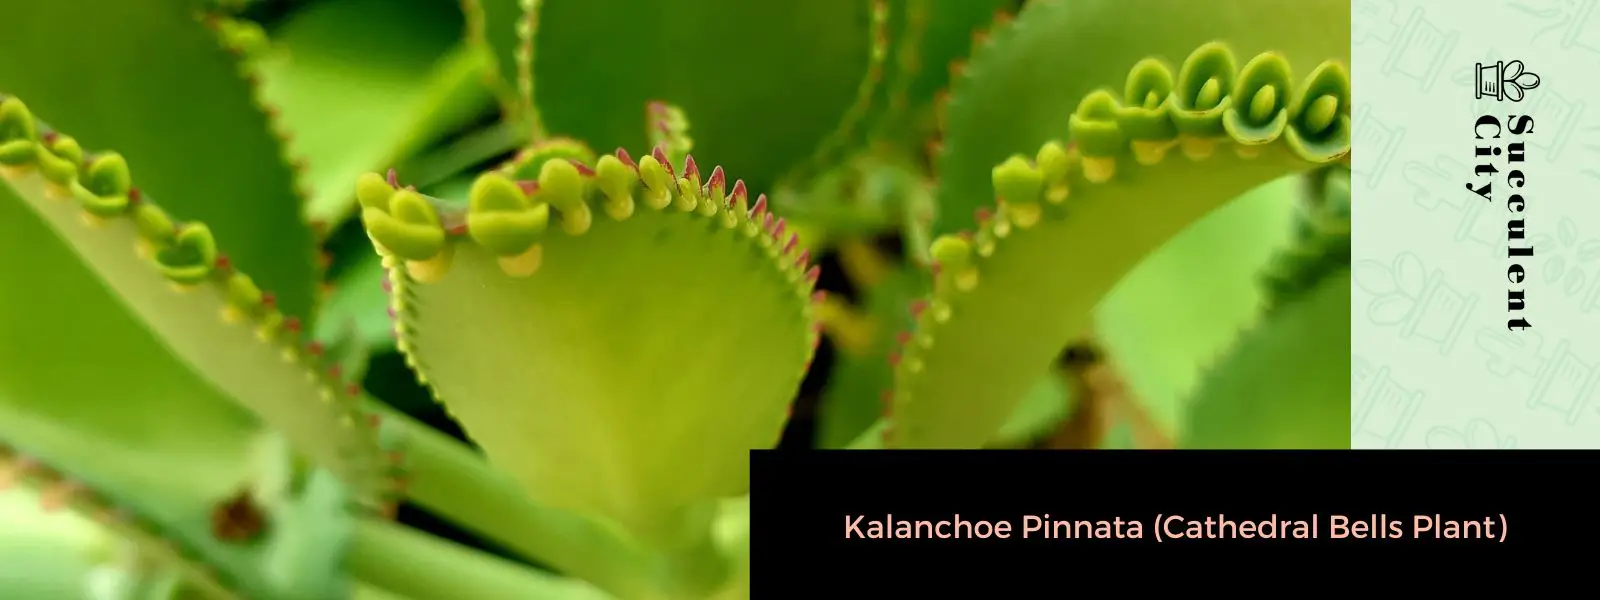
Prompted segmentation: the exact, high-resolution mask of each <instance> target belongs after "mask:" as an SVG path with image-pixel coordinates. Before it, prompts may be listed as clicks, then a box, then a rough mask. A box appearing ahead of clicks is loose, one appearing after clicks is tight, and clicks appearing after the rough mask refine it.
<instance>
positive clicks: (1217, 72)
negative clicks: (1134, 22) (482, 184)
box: [892, 2, 1349, 448]
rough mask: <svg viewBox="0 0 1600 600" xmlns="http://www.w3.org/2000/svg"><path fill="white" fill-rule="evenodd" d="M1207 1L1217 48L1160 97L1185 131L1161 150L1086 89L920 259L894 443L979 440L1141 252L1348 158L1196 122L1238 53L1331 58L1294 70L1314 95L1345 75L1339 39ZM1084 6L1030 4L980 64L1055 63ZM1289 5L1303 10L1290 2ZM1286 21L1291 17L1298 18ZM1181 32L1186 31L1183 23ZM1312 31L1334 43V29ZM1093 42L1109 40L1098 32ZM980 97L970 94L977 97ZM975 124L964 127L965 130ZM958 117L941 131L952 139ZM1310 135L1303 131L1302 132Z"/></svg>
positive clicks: (1205, 49)
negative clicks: (956, 229) (923, 263)
mask: <svg viewBox="0 0 1600 600" xmlns="http://www.w3.org/2000/svg"><path fill="white" fill-rule="evenodd" d="M1242 4H1250V3H1242ZM1187 6H1191V5H1189V4H1180V3H1174V5H1173V14H1171V15H1170V16H1169V15H1167V14H1166V13H1162V16H1161V17H1160V18H1159V20H1157V21H1156V22H1157V23H1166V20H1167V19H1169V18H1170V19H1173V20H1175V21H1177V20H1183V19H1184V18H1185V16H1186V15H1184V14H1183V10H1180V8H1179V7H1187ZM1205 6H1206V7H1207V10H1208V11H1214V12H1215V13H1216V14H1214V15H1211V16H1210V19H1211V20H1210V21H1209V27H1210V29H1209V30H1203V29H1202V30H1196V32H1195V33H1194V35H1205V36H1206V37H1211V38H1214V39H1221V40H1227V42H1226V43H1224V42H1218V41H1204V42H1203V43H1201V44H1199V45H1198V46H1196V47H1194V48H1192V49H1191V52H1190V53H1189V54H1188V55H1187V58H1185V59H1183V60H1181V61H1178V60H1176V59H1173V62H1174V63H1176V64H1178V65H1179V66H1178V67H1177V68H1173V69H1171V71H1172V72H1173V73H1175V74H1177V76H1176V77H1174V80H1175V81H1177V86H1176V87H1175V88H1174V89H1173V91H1172V95H1173V96H1172V97H1173V98H1175V99H1176V98H1180V97H1181V98H1182V99H1183V100H1182V101H1176V100H1174V102H1173V106H1174V110H1173V111H1172V112H1171V118H1172V120H1173V123H1174V124H1175V125H1178V124H1179V123H1182V122H1183V121H1182V120H1183V119H1190V120H1191V121H1193V122H1194V123H1196V124H1197V125H1193V126H1192V127H1191V126H1178V127H1175V129H1174V130H1175V131H1177V135H1176V136H1175V137H1174V138H1172V139H1168V140H1150V139H1146V140H1140V139H1137V138H1131V137H1129V136H1128V135H1127V132H1125V131H1123V130H1122V129H1121V125H1120V120H1119V119H1118V115H1119V114H1122V111H1121V110H1120V109H1121V108H1124V107H1123V105H1122V104H1121V100H1120V99H1119V98H1118V96H1117V95H1114V94H1112V93H1111V92H1110V91H1109V90H1108V89H1105V88H1102V89H1101V90H1097V91H1094V92H1091V93H1088V94H1086V95H1084V96H1082V98H1081V102H1080V103H1079V105H1078V107H1077V110H1076V111H1074V112H1073V113H1072V114H1071V118H1069V119H1067V123H1068V133H1069V136H1068V137H1067V138H1066V139H1065V140H1063V141H1052V142H1046V143H1045V144H1044V145H1043V146H1042V147H1040V150H1039V151H1038V153H1037V154H1036V155H1035V156H1034V157H1032V158H1031V159H1030V158H1028V157H1023V156H1013V157H1012V158H1010V159H1007V160H1005V161H1004V162H1001V163H999V166H996V167H994V168H992V169H991V171H990V177H991V179H992V183H991V185H990V187H989V189H990V190H993V193H994V194H995V197H996V199H997V210H983V211H978V214H976V215H975V218H976V222H977V227H976V229H975V230H974V231H972V232H970V233H965V234H961V235H947V236H944V237H941V238H939V239H937V240H935V241H934V243H933V245H932V251H931V253H932V255H933V257H934V260H935V261H937V262H938V263H939V264H940V269H939V274H938V275H937V277H936V289H935V292H934V293H933V294H932V295H931V297H929V298H928V299H926V300H924V301H919V302H918V303H917V305H916V306H915V307H914V310H915V311H916V313H917V319H918V323H917V327H916V329H915V331H914V335H913V336H912V337H913V339H915V340H921V343H918V344H912V345H908V349H907V351H906V352H905V353H904V355H903V356H902V357H901V360H900V361H899V363H898V366H897V370H896V376H895V381H896V386H895V391H894V397H893V399H892V402H893V404H894V424H893V429H892V435H893V440H894V441H893V442H892V443H893V444H894V445H896V446H904V447H918V448H926V447H976V446H979V445H981V444H983V443H984V442H985V441H987V440H988V438H989V436H990V435H992V433H993V432H994V430H995V429H996V428H997V427H999V426H1000V425H1001V423H1002V422H1003V420H1004V419H1005V417H1006V416H1008V415H1009V414H1011V412H1012V411H1013V410H1014V408H1015V406H1016V403H1017V402H1018V401H1019V400H1020V399H1021V397H1022V396H1023V394H1024V393H1025V392H1026V391H1027V389H1028V386H1030V385H1031V384H1032V383H1033V382H1034V381H1035V380H1036V379H1037V378H1038V377H1039V375H1040V374H1041V373H1043V372H1044V370H1045V368H1046V367H1047V365H1049V363H1050V360H1051V359H1053V358H1054V357H1055V355H1056V353H1057V352H1059V351H1060V349H1061V348H1062V347H1063V346H1064V345H1065V344H1066V342H1067V341H1068V340H1070V339H1071V338H1072V337H1073V336H1075V335H1078V334H1079V333H1081V332H1083V331H1084V330H1085V329H1086V328H1087V327H1088V325H1089V324H1090V321H1091V311H1092V310H1093V308H1094V307H1095V305H1096V304H1098V303H1099V301H1100V300H1101V299H1102V298H1103V297H1104V296H1105V294H1106V293H1107V292H1109V291H1110V290H1111V289H1112V288H1113V287H1114V286H1115V284H1116V283H1117V282H1118V281H1120V280H1121V279H1122V278H1123V277H1124V276H1125V275H1126V274H1127V273H1128V272H1130V271H1132V270H1133V268H1134V267H1135V266H1136V265H1137V264H1138V263H1139V261H1140V260H1141V259H1143V258H1144V257H1145V256H1146V255H1147V254H1149V253H1150V252H1151V251H1153V250H1155V249H1156V248H1158V247H1160V246H1161V245H1162V244H1164V243H1165V242H1166V241H1167V240H1169V239H1170V238H1172V237H1173V236H1175V235H1177V234H1178V233H1179V232H1181V231H1183V230H1184V229H1186V228H1187V227H1189V226H1190V225H1191V224H1193V223H1195V222H1196V221H1198V220H1199V219H1200V218H1201V217H1204V216H1205V215H1207V214H1209V213H1211V212H1212V211H1213V210H1215V209H1217V208H1218V207H1220V206H1222V205H1224V204H1226V203H1227V202H1229V201H1230V200H1232V199H1233V198H1235V197H1237V196H1239V195H1241V194H1243V193H1245V192H1247V191H1249V190H1251V189H1253V188H1255V187H1258V186H1260V185H1261V184H1264V183H1266V182H1269V181H1272V180H1275V179H1278V178H1281V177H1284V176H1286V175H1290V174H1293V173H1297V172H1303V171H1307V170H1310V169H1312V168H1315V167H1317V166H1319V165H1323V164H1329V163H1332V162H1335V161H1339V160H1340V159H1342V158H1343V157H1344V156H1347V155H1348V152H1349V147H1348V145H1346V146H1344V147H1343V148H1344V150H1343V152H1337V151H1332V150H1327V149H1323V148H1316V149H1312V148H1309V147H1307V146H1305V145H1303V144H1299V143H1297V142H1294V141H1293V140H1294V139H1295V136H1294V135H1284V136H1281V137H1280V138H1278V140H1279V141H1278V142H1277V143H1272V144H1265V145H1260V144H1255V143H1250V144H1245V143H1240V142H1239V140H1236V139H1234V138H1232V137H1229V135H1228V134H1227V132H1226V130H1225V129H1223V128H1221V127H1220V126H1218V127H1217V128H1216V129H1209V128H1207V127H1209V126H1206V127H1202V126H1201V125H1198V124H1199V123H1202V121H1203V118H1204V114H1203V113H1205V114H1208V113H1207V111H1214V110H1216V109H1217V108H1218V107H1226V106H1229V105H1230V103H1231V99H1229V98H1228V97H1226V96H1225V95H1216V94H1217V93H1220V92H1219V90H1229V89H1231V86H1227V85H1220V84H1218V83H1217V82H1223V81H1225V80H1227V79H1228V77H1226V76H1227V75H1228V72H1227V71H1226V70H1225V67H1226V66H1227V65H1231V64H1237V62H1236V61H1235V60H1234V59H1233V56H1234V52H1235V50H1233V48H1234V47H1235V44H1236V43H1237V45H1238V46H1240V47H1278V48H1279V50H1278V51H1276V53H1277V54H1279V55H1284V56H1304V55H1305V54H1306V52H1307V51H1303V50H1300V49H1299V48H1301V47H1309V48H1310V49H1311V50H1316V49H1318V48H1319V46H1328V47H1329V48H1328V54H1327V55H1325V56H1323V57H1320V58H1322V59H1323V60H1325V61H1327V62H1324V63H1323V65H1324V66H1321V67H1316V68H1308V67H1306V66H1302V67H1301V68H1302V69H1305V70H1306V71H1309V72H1310V75H1308V76H1306V78H1304V79H1302V80H1301V85H1307V84H1308V83H1310V84H1316V86H1317V87H1314V88H1302V89H1316V90H1318V92H1317V93H1319V94H1320V93H1324V92H1326V91H1327V90H1331V89H1334V88H1332V87H1329V86H1326V85H1324V84H1321V83H1320V82H1321V81H1323V79H1322V78H1323V77H1325V75H1324V73H1328V72H1342V71H1341V68H1340V67H1338V66H1337V65H1338V64H1339V63H1338V62H1337V61H1342V60H1347V59H1348V47H1347V45H1345V43H1344V42H1342V41H1341V42H1340V43H1338V44H1332V43H1326V41H1325V40H1322V39H1314V36H1310V35H1309V34H1306V35H1304V36H1302V35H1298V34H1299V32H1296V31H1295V30H1294V29H1293V28H1288V29H1273V28H1267V27H1255V28H1250V27H1243V25H1247V24H1249V23H1251V21H1248V20H1246V21H1240V22H1235V20H1233V19H1230V17H1236V18H1243V17H1242V15H1245V14H1247V13H1246V12H1245V11H1239V12H1237V13H1236V12H1235V11H1234V10H1233V9H1232V8H1228V9H1222V8H1217V7H1214V6H1212V5H1205ZM1227 6H1229V7H1232V6H1234V5H1227ZM1276 6H1279V5H1278V4H1267V3H1264V4H1263V5H1262V6H1254V5H1252V8H1253V9H1255V10H1253V11H1249V12H1248V15H1249V16H1250V17H1251V18H1252V19H1253V18H1256V17H1259V16H1260V15H1259V14H1258V13H1261V12H1271V11H1272V10H1274V8H1273V7H1276ZM1316 6H1318V7H1324V5H1323V4H1317V5H1316ZM1326 6H1327V7H1331V6H1332V4H1327V5H1326ZM1097 10H1109V9H1108V8H1105V7H1104V6H1103V5H1101V4H1098V3H1094V2H1076V3H1055V4H1051V3H1046V4H1038V5H1032V6H1031V7H1030V9H1028V10H1026V11H1024V12H1023V14H1022V15H1021V17H1019V19H1018V20H1017V21H1016V23H1015V24H1014V25H1013V27H1012V29H1011V30H1010V31H1011V34H1010V35H1009V36H1008V37H1006V38H1005V39H1004V40H1003V41H999V42H995V45H993V46H991V47H990V48H989V49H988V53H990V54H989V56H991V58H988V59H986V60H988V61H991V62H993V61H999V60H1001V59H1000V58H999V57H1001V56H1009V57H1010V62H1008V63H1007V64H1025V63H1028V62H1029V61H1038V60H1046V57H1050V56H1059V54H1057V53H1059V52H1061V49H1060V48H1058V47H1054V46H1050V45H1049V44H1046V43H1040V40H1039V39H1038V38H1037V36H1038V35H1039V34H1040V32H1048V33H1046V34H1045V35H1047V36H1049V40H1060V39H1077V38H1079V37H1083V36H1081V35H1079V34H1077V33H1074V32H1075V31H1076V29H1074V28H1075V27H1077V26H1080V25H1081V24H1083V23H1086V22H1092V23H1100V22H1101V21H1099V20H1096V19H1092V18H1088V17H1091V16H1093V15H1092V11H1097ZM1295 10H1297V11H1304V10H1305V7H1304V6H1302V5H1296V8H1295ZM1329 10H1332V9H1331V8H1329ZM1342 10H1343V8H1342V7H1341V8H1340V11H1342ZM1078 11H1091V13H1090V14H1080V13H1079V12H1078ZM1296 14H1297V15H1302V17H1299V18H1304V17H1303V14H1304V13H1303V12H1297V13H1296ZM1189 18H1191V19H1193V20H1201V19H1202V16H1201V15H1193V16H1190V17H1189ZM1138 21H1139V22H1140V23H1141V24H1142V25H1141V27H1144V28H1149V27H1152V25H1151V24H1150V22H1151V20H1150V19H1148V18H1147V19H1139V20H1138ZM1185 23H1186V25H1184V27H1190V26H1191V25H1189V24H1187V23H1188V21H1185ZM1130 35H1131V34H1130ZM1319 35H1322V36H1325V37H1326V36H1330V35H1331V36H1333V37H1335V38H1337V37H1338V35H1337V32H1334V33H1328V32H1326V31H1324V32H1322V33H1321V34H1319ZM1092 37H1093V39H1108V38H1105V37H1104V32H1103V31H1100V32H1098V33H1096V35H1095V36H1092ZM1135 37H1137V38H1140V39H1142V38H1144V37H1149V32H1148V31H1143V30H1142V31H1141V33H1140V34H1139V36H1135ZM1340 39H1342V38H1340ZM1030 40H1031V41H1032V43H1029V42H1030ZM1163 41H1165V39H1164V38H1163ZM1285 48H1294V50H1286V49H1285ZM1146 58H1151V57H1141V58H1138V59H1133V60H1130V61H1128V63H1126V64H1125V65H1124V66H1123V69H1131V70H1125V71H1124V72H1123V73H1122V74H1121V75H1120V76H1116V77H1107V78H1105V79H1101V80H1100V81H1101V84H1102V85H1105V86H1108V87H1109V86H1116V87H1118V88H1121V87H1123V86H1124V83H1125V82H1126V80H1127V79H1128V78H1129V77H1130V76H1136V77H1148V76H1149V75H1148V69H1149V67H1147V66H1145V65H1147V64H1148V63H1146V62H1143V61H1144V60H1145V59H1146ZM1158 60H1159V59H1158ZM1091 62H1092V63H1093V64H1095V65H1101V64H1103V61H1101V60H1096V61H1091ZM1327 65H1333V66H1327ZM987 66H988V67H990V68H995V69H1001V68H1002V67H1001V65H987ZM1302 72H1304V71H1302ZM999 73H1000V74H999V75H997V77H998V78H999V79H998V80H997V81H996V83H995V86H999V87H1004V86H1005V84H1006V82H1007V81H1008V79H1007V78H1006V72H1005V71H1004V70H1000V71H999ZM974 77H976V75H974ZM985 81H987V79H985ZM1202 81H1203V82H1204V83H1202ZM1344 82H1345V85H1344V86H1343V87H1340V88H1337V89H1338V91H1337V93H1331V92H1330V93H1327V94H1325V95H1329V96H1330V97H1334V98H1335V100H1334V102H1335V105H1336V106H1343V107H1347V106H1348V102H1349V87H1348V79H1346V80H1344ZM1063 85H1068V84H1063ZM1070 85H1076V86H1078V87H1083V86H1084V85H1085V84H1084V82H1079V83H1076V84H1070ZM992 87H994V86H988V85H986V86H983V89H984V90H985V91H984V92H983V94H987V93H988V91H987V90H990V89H992ZM1191 88H1192V89H1191ZM1091 89H1092V88H1091ZM972 101H973V102H977V101H978V100H977V99H974V100H972ZM1281 110H1286V111H1290V115H1291V118H1290V122H1291V123H1296V119H1295V118H1294V117H1295V113H1294V112H1293V111H1294V110H1296V109H1294V108H1292V107H1285V108H1283V109H1281ZM992 112H993V113H1006V114H1012V113H1014V112H1019V111H1014V110H1012V109H1009V108H1008V109H1005V110H1000V109H998V108H996V109H995V110H994V111H992ZM978 121H979V120H978V119H976V118H974V119H973V120H972V121H971V122H970V123H967V124H968V125H971V124H976V123H977V122H978ZM1339 122H1340V121H1339V118H1331V119H1323V118H1319V119H1318V120H1317V121H1316V122H1315V123H1308V122H1306V121H1305V120H1304V119H1301V120H1300V122H1299V123H1297V124H1296V125H1295V127H1297V128H1304V129H1308V134H1307V135H1308V136H1310V137H1317V136H1327V135H1332V134H1330V133H1329V132H1330V131H1332V130H1333V129H1334V128H1336V127H1338V123H1339ZM957 123H958V122H957V121H952V126H953V128H952V134H954V132H955V131H956V128H955V127H954V126H955V125H956V124H957ZM1185 127H1189V129H1187V131H1189V132H1190V133H1185V131H1186V130H1185V129H1184V128H1185ZM1313 128H1315V129H1316V131H1315V132H1309V130H1310V129H1313ZM1002 131H1003V127H1002ZM1207 136H1211V137H1207ZM1318 139H1321V138H1318ZM1328 139H1335V138H1328ZM1174 149H1178V150H1181V156H1169V154H1176V153H1171V152H1169V151H1171V150H1174ZM944 193H945V192H944V190H941V195H943V194H944ZM1156 202H1159V204H1153V203H1156ZM945 208H947V207H943V206H942V207H941V210H944V209H945ZM980 399H982V400H980Z"/></svg>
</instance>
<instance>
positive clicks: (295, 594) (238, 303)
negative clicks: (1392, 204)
mask: <svg viewBox="0 0 1600 600" xmlns="http://www.w3.org/2000/svg"><path fill="white" fill-rule="evenodd" d="M0 17H3V18H0V57H4V58H0V489H3V492H0V520H3V523H0V554H3V556H0V597H5V598H26V599H29V600H56V599H60V600H135V599H138V600H152V599H157V598H162V599H177V598H183V599H212V598H215V599H251V600H335V599H342V598H362V599H390V598H394V599H411V600H476V599H486V600H499V599H505V598H567V599H589V598H593V599H603V598H615V599H621V600H635V599H640V600H646V599H647V600H665V599H689V598H694V599H702V598H712V599H718V600H732V599H738V598H746V597H748V596H749V564H750V560H751V557H750V555H749V554H750V553H749V545H748V543H749V533H748V530H749V529H748V526H749V502H750V490H749V487H750V486H749V481H750V475H749V466H748V457H749V452H750V451H751V450H759V449H769V448H774V447H776V448H780V449H789V448H793V449H795V450H796V451H804V450H806V449H809V448H849V449H855V450H857V451H876V450H882V449H901V448H950V449H985V448H1001V447H1012V448H1016V447H1031V448H1067V447H1071V448H1099V449H1106V450H1110V449H1117V448H1133V447H1145V448H1177V449H1179V450H1182V449H1189V448H1219V447H1226V448H1254V449H1270V448H1347V447H1349V444H1350V438H1351V435H1352V428H1351V427H1348V426H1347V425H1349V423H1350V421H1349V420H1348V419H1349V418H1350V416H1349V402H1350V398H1351V388H1352V381H1353V378H1354V375H1353V374H1352V372H1351V370H1350V366H1349V365H1350V363H1349V360H1350V348H1349V336H1348V329H1349V321H1348V315H1349V314H1350V286H1351V269H1350V259H1349V244H1350V210H1351V192H1350V173H1349V165H1350V156H1351V154H1350V153H1351V138H1352V135H1353V128H1354V126H1353V124H1352V120H1351V114H1352V109H1353V108H1354V105H1353V99H1352V97H1351V88H1350V71H1349V44H1348V41H1349V39H1350V30H1349V21H1348V11H1347V5H1346V4H1344V3H1339V2H1331V1H1327V0H1308V1H1303V2H1292V3H1289V2H1280V1H1277V0H1206V1H1180V0H1160V1H1158V2H1153V3H1128V2H1122V1H1117V0H1033V1H1031V2H1025V3H1024V2H1018V1H1016V0H967V1H964V2H959V3H957V2H936V1H933V0H810V1H807V2H787V3H785V2H743V1H733V0H591V1H589V2H583V3H579V2H576V1H573V0H462V1H461V2H459V3H452V2H422V3H405V4H403V5H401V4H396V3H391V2H384V1H382V0H304V1H298V2H290V1H286V0H285V1H278V0H173V1H170V2H160V3H133V2H115V1H111V0H52V1H50V2H19V3H10V4H8V5H7V6H5V7H4V8H0ZM63 40H67V41H65V42H64V41H63ZM1373 133H1374V134H1375V135H1379V136H1380V137H1381V135H1382V132H1381V131H1379V132H1373ZM1404 283H1405V284H1406V285H1402V286H1400V287H1398V288H1396V289H1398V290H1402V291H1406V292H1413V291H1416V290H1413V289H1412V287H1413V286H1410V283H1412V282H1411V280H1410V279H1406V280H1405V282H1404ZM1086 352H1087V353H1088V354H1086ZM1085 356H1093V357H1094V360H1088V359H1086V358H1085ZM1086 361H1087V362H1086ZM1085 365H1090V366H1092V369H1091V368H1089V367H1086V366H1085ZM1091 371H1092V373H1093V374H1092V376H1091V375H1087V374H1086V373H1090V372H1091ZM1108 382H1109V383H1108ZM1102 394H1103V395H1105V397H1101V396H1100V395H1102ZM1116 432H1125V433H1126V435H1123V434H1117V433H1116Z"/></svg>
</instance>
